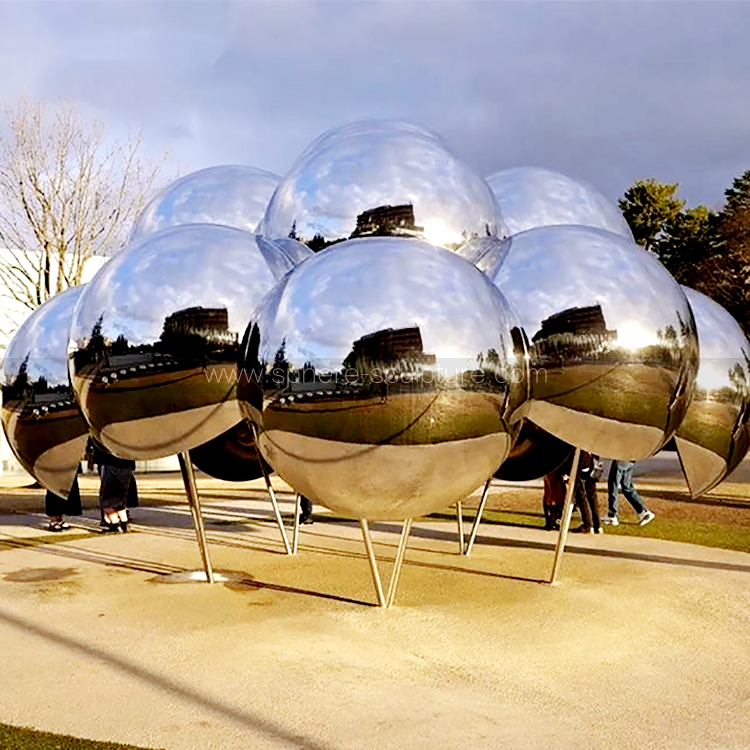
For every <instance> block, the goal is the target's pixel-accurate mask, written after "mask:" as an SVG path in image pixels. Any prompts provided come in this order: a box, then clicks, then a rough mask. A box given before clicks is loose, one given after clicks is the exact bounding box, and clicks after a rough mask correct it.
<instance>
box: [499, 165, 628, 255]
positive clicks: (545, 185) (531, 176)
mask: <svg viewBox="0 0 750 750" xmlns="http://www.w3.org/2000/svg"><path fill="white" fill-rule="evenodd" d="M487 184H488V185H489V186H490V188H491V190H492V192H493V193H494V195H495V198H496V200H497V202H498V204H499V205H500V210H501V211H502V215H503V219H504V220H505V224H506V226H507V227H508V231H509V233H510V234H511V235H514V234H519V233H520V232H525V231H526V230H527V229H536V228H538V227H546V226H556V225H560V224H575V225H580V226H586V227H595V228H598V229H604V230H606V231H608V232H613V233H614V234H619V235H620V236H621V237H624V238H625V239H628V240H632V239H633V234H632V232H631V231H630V227H629V226H628V223H627V222H626V221H625V218H624V217H623V215H622V212H621V211H620V209H619V208H618V207H617V206H615V205H614V204H613V203H611V202H610V201H609V200H607V199H606V198H605V197H604V196H603V195H602V194H601V193H600V192H599V191H598V190H597V189H596V188H595V187H593V186H592V185H589V184H588V183H587V182H584V181H583V180H574V179H572V178H570V177H568V176H567V175H564V174H561V173H560V172H553V171H551V170H549V169H542V168H540V167H516V168H514V169H506V170H504V171H502V172H497V173H496V174H493V175H492V176H491V177H488V178H487Z"/></svg>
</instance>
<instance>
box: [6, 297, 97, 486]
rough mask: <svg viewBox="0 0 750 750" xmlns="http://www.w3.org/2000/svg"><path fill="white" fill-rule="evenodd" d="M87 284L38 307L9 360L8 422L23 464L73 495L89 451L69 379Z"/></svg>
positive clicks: (8, 432) (18, 336) (19, 334)
mask: <svg viewBox="0 0 750 750" xmlns="http://www.w3.org/2000/svg"><path fill="white" fill-rule="evenodd" d="M82 291H83V287H74V288H71V289H68V290H67V291H64V292H60V294H57V295H56V296H54V297H53V298H52V299H50V300H49V301H47V302H45V303H44V304H43V305H42V306H41V307H39V308H37V309H36V310H35V311H34V312H33V313H32V314H31V315H30V316H29V317H28V318H27V319H26V321H25V322H24V323H23V325H22V326H21V327H20V328H19V329H18V331H17V332H16V334H15V335H14V336H13V339H12V340H11V342H10V344H9V345H8V349H7V351H6V353H5V358H4V359H3V367H2V386H3V406H2V421H3V428H4V430H5V435H6V437H7V439H8V443H9V444H10V447H11V448H12V449H13V453H14V454H15V455H16V457H17V458H18V460H19V461H20V462H21V465H22V466H23V467H24V469H26V471H28V472H29V474H31V475H32V476H33V477H34V478H35V479H36V480H37V481H38V482H39V483H40V484H41V485H43V486H44V487H45V488H46V489H48V490H51V491H52V492H54V493H55V494H56V495H60V496H62V497H67V496H68V492H69V491H70V488H71V487H72V485H73V480H74V479H75V477H76V471H77V470H78V464H79V462H80V461H81V459H82V457H83V454H84V451H85V449H86V440H87V439H88V434H89V433H88V427H87V425H86V421H85V420H84V418H83V417H82V416H81V412H80V410H79V409H78V405H77V404H76V402H75V398H74V397H73V392H72V390H71V388H70V380H69V379H68V333H69V331H70V323H71V320H72V319H73V308H74V306H75V304H76V301H77V300H78V298H79V296H80V295H81V292H82Z"/></svg>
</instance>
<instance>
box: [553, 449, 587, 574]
mask: <svg viewBox="0 0 750 750" xmlns="http://www.w3.org/2000/svg"><path fill="white" fill-rule="evenodd" d="M580 458H581V449H580V448H576V450H575V453H574V454H573V466H572V467H571V469H570V476H569V477H568V488H567V490H566V491H565V505H564V506H563V514H562V518H561V519H560V534H559V535H558V537H557V547H556V548H555V561H554V562H553V563H552V573H551V575H550V578H549V582H550V585H552V584H553V583H555V581H556V580H557V574H558V572H559V570H560V563H561V562H562V556H563V552H564V551H565V540H566V539H567V538H568V529H569V528H570V517H571V516H572V515H573V494H574V493H575V487H576V480H577V479H578V463H579V459H580Z"/></svg>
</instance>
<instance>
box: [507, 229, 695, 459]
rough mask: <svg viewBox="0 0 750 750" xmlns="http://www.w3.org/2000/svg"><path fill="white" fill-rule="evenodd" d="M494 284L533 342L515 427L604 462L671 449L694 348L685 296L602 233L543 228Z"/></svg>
mask: <svg viewBox="0 0 750 750" xmlns="http://www.w3.org/2000/svg"><path fill="white" fill-rule="evenodd" d="M495 283H496V284H497V285H498V287H499V288H500V289H501V290H502V291H503V293H504V294H506V295H507V297H508V299H509V301H510V303H511V304H512V305H513V306H514V307H515V309H516V310H517V312H518V314H519V317H520V319H521V325H522V327H523V329H524V330H525V331H526V333H527V335H528V336H529V337H530V339H531V346H530V351H529V356H530V367H531V371H532V375H531V377H530V379H529V385H530V400H529V402H528V403H526V404H524V406H523V407H522V408H521V409H520V410H519V412H518V413H517V414H516V415H515V417H516V418H519V417H525V418H527V419H530V420H531V421H533V422H534V423H535V424H537V425H538V426H539V427H541V428H542V429H544V430H546V431H547V432H549V433H550V434H552V435H553V436H555V437H557V438H559V439H560V440H562V441H564V442H566V443H570V444H571V445H577V446H580V447H581V448H583V449H584V450H587V451H590V452H593V453H596V454H598V455H604V456H607V457H616V458H622V459H633V460H637V459H641V458H644V457H646V456H649V455H651V454H653V453H654V452H656V451H657V450H659V448H660V447H661V446H662V445H663V444H664V443H665V442H666V441H667V440H669V438H670V437H671V436H672V435H673V434H674V431H675V430H676V429H677V426H678V425H679V424H680V422H681V421H682V419H683V417H684V415H685V412H686V410H687V406H688V403H689V400H690V397H691V395H692V392H693V388H694V384H695V373H696V370H697V362H698V349H697V338H696V333H695V324H694V321H693V315H692V312H691V311H690V307H689V305H688V303H687V300H686V298H685V295H684V293H683V292H682V290H681V289H680V287H679V285H678V284H677V282H676V281H675V280H674V279H673V278H672V277H671V276H670V275H669V273H668V272H667V271H666V270H665V269H664V268H663V266H661V264H659V263H658V261H656V260H655V259H654V258H653V257H651V256H650V255H649V254H648V253H646V252H644V251H643V250H641V248H639V247H637V246H636V245H634V244H633V243H631V242H629V241H628V240H626V239H624V238H622V237H620V236H618V235H615V234H612V233H610V232H605V231H603V230H600V229H592V228H588V227H575V226H552V227H542V228H540V229H531V230H529V231H527V232H522V233H521V234H518V235H516V236H514V237H512V238H511V240H510V245H509V249H508V252H507V255H506V256H505V257H504V259H503V261H502V265H501V267H500V270H499V271H498V273H497V275H496V276H495Z"/></svg>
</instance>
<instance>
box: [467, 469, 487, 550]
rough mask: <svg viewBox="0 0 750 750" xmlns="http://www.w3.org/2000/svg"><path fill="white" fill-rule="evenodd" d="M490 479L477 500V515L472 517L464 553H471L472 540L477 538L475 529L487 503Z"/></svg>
mask: <svg viewBox="0 0 750 750" xmlns="http://www.w3.org/2000/svg"><path fill="white" fill-rule="evenodd" d="M491 481H492V477H490V478H489V479H488V480H487V482H486V483H485V485H484V489H483V490H482V499H481V500H480V501H479V506H478V507H477V515H476V518H475V519H474V524H473V525H472V527H471V535H470V536H469V543H468V544H467V545H466V551H465V552H464V554H465V555H470V554H471V548H472V547H473V546H474V540H475V539H476V538H477V531H478V530H479V524H480V522H481V520H482V513H484V506H485V504H486V503H487V494H488V493H489V491H490V482H491Z"/></svg>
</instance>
